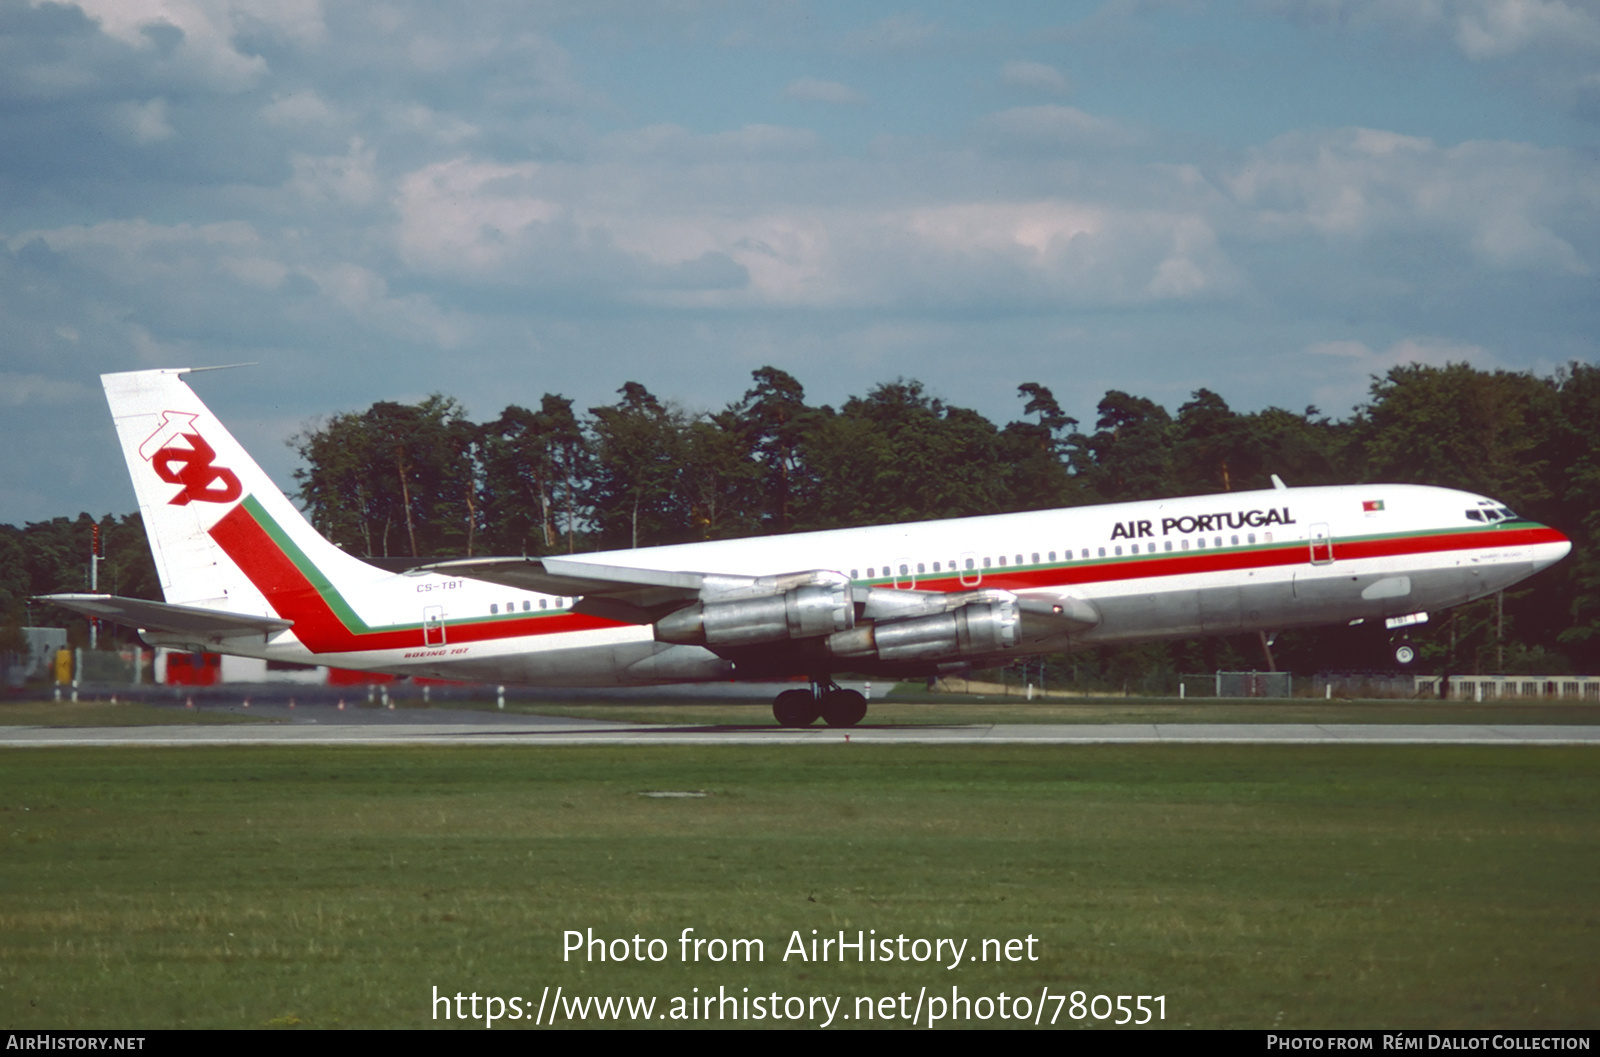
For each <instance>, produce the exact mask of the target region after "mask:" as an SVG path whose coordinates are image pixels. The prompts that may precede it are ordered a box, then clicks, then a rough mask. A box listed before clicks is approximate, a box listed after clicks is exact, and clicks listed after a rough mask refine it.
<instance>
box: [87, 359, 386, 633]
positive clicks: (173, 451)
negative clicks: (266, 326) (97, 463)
mask: <svg viewBox="0 0 1600 1057" xmlns="http://www.w3.org/2000/svg"><path fill="white" fill-rule="evenodd" d="M192 369H193V368H175V369H170V370H156V371H130V372H127V373H124V374H106V375H101V377H100V380H101V382H102V383H103V384H104V385H105V390H106V401H107V402H108V403H109V404H110V405H111V417H112V419H113V421H115V422H116V426H117V437H118V439H119V440H120V441H121V443H122V454H123V457H124V458H125V459H127V461H128V472H129V474H130V475H131V476H132V477H133V489H134V492H135V493H136V494H137V495H138V497H139V513H140V514H141V515H142V516H143V518H144V528H145V532H146V534H147V535H148V536H149V538H150V552H151V554H152V555H153V556H154V558H155V563H156V571H157V572H158V573H159V575H160V577H161V590H162V593H163V594H164V595H165V597H166V600H167V601H168V602H172V603H175V604H180V605H193V606H205V607H210V608H215V609H223V610H227V611H229V612H234V613H257V614H260V615H262V616H267V615H271V614H273V613H275V612H279V611H281V610H282V609H283V608H284V605H283V601H284V600H283V599H277V598H276V597H275V596H276V595H277V594H278V593H279V592H280V591H281V590H287V589H289V587H290V585H289V584H288V583H287V582H285V581H283V579H282V578H281V577H278V578H274V577H273V576H271V575H265V574H264V573H263V570H265V571H266V572H267V573H270V571H271V569H272V568H273V567H274V565H275V564H276V565H282V564H283V558H284V556H285V554H288V553H292V552H298V553H294V554H293V557H294V558H295V559H296V564H297V565H298V566H299V567H301V568H304V569H310V570H314V571H313V572H312V574H311V575H312V576H313V579H322V578H323V577H326V578H328V579H329V580H330V581H331V580H335V579H337V580H340V581H345V582H350V583H355V582H363V581H369V580H371V579H373V578H374V577H375V576H381V575H382V574H381V573H380V572H379V571H378V570H376V569H374V568H373V567H372V566H369V565H367V564H365V563H364V562H361V561H360V560H358V559H356V558H352V557H350V556H349V555H347V554H345V553H344V552H343V551H341V550H339V549H338V548H337V547H335V546H333V544H331V543H329V542H328V541H327V540H325V539H323V538H322V537H321V536H320V535H318V534H317V532H316V530H315V529H313V528H312V527H311V526H310V524H308V523H307V522H306V520H305V518H304V517H302V516H301V514H300V512H299V511H298V510H296V509H295V507H294V505H293V504H292V503H290V502H289V500H288V498H287V497H285V496H284V494H283V493H282V492H281V491H280V490H279V489H278V486H277V485H275V484H273V483H272V480H271V478H269V477H268V476H267V475H266V473H265V471H263V470H262V469H261V467H259V466H257V465H256V462H255V460H254V459H252V458H251V457H250V456H249V454H247V453H246V452H245V450H244V448H242V447H241V446H240V445H239V442H238V441H236V440H234V439H233V435H232V434H231V433H229V432H228V431H227V430H226V429H225V428H223V425H222V423H221V422H220V421H218V419H217V417H216V416H215V415H213V414H212V413H211V411H210V410H209V409H208V408H207V407H206V406H205V404H203V403H201V401H200V398H199V397H198V396H196V395H195V392H194V390H192V389H190V388H189V386H188V385H187V384H186V383H185V382H184V381H183V378H182V376H183V375H184V374H186V373H188V372H189V371H190V370H192ZM246 519H248V520H249V521H250V522H251V523H252V524H254V525H258V526H260V527H261V529H263V530H265V531H252V532H251V533H249V534H248V535H246V534H242V533H240V532H237V531H234V530H233V526H235V525H237V524H238V523H240V522H242V521H244V520H246ZM241 539H243V540H245V541H246V542H245V543H240V542H239V541H240V540H241ZM223 542H227V543H228V548H227V549H224V546H223ZM230 554H231V556H230ZM241 563H243V564H246V565H253V566H256V567H255V568H250V569H246V568H244V567H243V566H242V564H241ZM319 573H320V574H321V575H320V576H318V575H317V574H319ZM275 601H276V602H277V603H278V604H274V602H275Z"/></svg>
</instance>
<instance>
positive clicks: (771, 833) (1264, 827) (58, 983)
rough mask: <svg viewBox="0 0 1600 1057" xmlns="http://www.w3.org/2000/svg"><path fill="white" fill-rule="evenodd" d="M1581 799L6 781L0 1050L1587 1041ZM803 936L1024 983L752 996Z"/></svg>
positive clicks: (995, 753) (1190, 752)
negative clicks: (607, 953)
mask: <svg viewBox="0 0 1600 1057" xmlns="http://www.w3.org/2000/svg"><path fill="white" fill-rule="evenodd" d="M1597 765H1600V755H1597V753H1596V751H1595V750H1593V749H1587V748H1529V749H1512V748H1462V747H1415V746H1408V747H1398V746H1397V747H1357V746H1332V747H1276V746H1215V747H1209V746H1148V747H1146V746H1139V747H1126V746H1085V747H1032V746H1003V747H982V746H979V747H973V746H952V747H925V746H862V745H848V746H841V745H834V746H804V747H772V748H750V747H727V748H723V747H683V748H652V747H617V748H613V747H603V748H564V749H548V748H547V749H539V748H481V749H472V748H449V749H440V748H372V749H369V748H301V747H295V748H290V747H273V748H239V749H182V750H169V749H145V750H126V749H48V750H43V749H30V750H7V751H5V752H4V753H3V755H0V1020H3V1022H4V1023H5V1024H6V1025H7V1026H8V1027H17V1028H45V1027H259V1026H265V1025H303V1026H307V1027H336V1026H347V1027H403V1028H408V1027H425V1026H431V1025H433V1024H435V1021H433V1020H432V1019H430V1004H429V999H430V998H431V996H432V991H431V988H432V987H434V986H437V987H439V989H440V991H441V992H442V993H445V994H451V995H453V994H454V993H455V992H457V991H461V992H463V993H468V994H470V993H472V992H476V993H478V994H479V995H500V996H508V997H509V996H522V997H524V998H531V999H532V1000H533V1001H534V1003H537V1001H538V999H539V997H540V994H541V991H542V989H543V988H544V987H545V986H546V985H548V986H550V987H551V989H552V991H553V990H554V988H555V987H556V986H558V985H559V986H562V987H563V988H564V989H565V993H566V994H568V995H569V996H570V995H572V994H574V993H578V994H581V995H623V994H629V995H655V996H658V998H659V1000H660V1002H661V1007H660V1008H661V1009H662V1010H664V1009H666V1008H667V1005H666V1003H667V1002H668V1000H669V999H670V998H671V996H674V995H687V994H690V993H691V990H690V989H691V988H694V987H699V988H700V989H701V992H702V993H703V992H705V991H706V990H707V989H710V990H711V991H713V992H715V991H716V989H717V988H718V986H719V985H721V986H724V987H726V988H728V989H729V991H731V992H737V993H740V994H742V993H743V992H742V991H741V990H740V989H742V988H744V987H749V988H750V989H751V990H750V992H749V993H750V994H752V995H754V994H769V993H774V992H776V993H778V994H780V995H782V996H794V995H801V996H806V995H827V996H844V997H845V1002H844V1004H843V1005H842V1006H841V1007H840V1009H841V1012H845V1013H848V1012H852V1011H853V1010H854V1008H855V1007H854V1005H853V1003H854V1000H855V998H856V997H858V996H870V997H882V996H893V995H898V994H900V993H901V992H908V993H909V994H910V995H911V996H913V997H915V996H916V995H917V994H918V989H919V988H921V987H924V986H926V987H928V988H929V989H930V992H931V993H936V994H948V993H949V988H950V987H951V986H952V985H954V986H959V987H960V989H961V992H962V994H964V995H968V996H977V995H989V996H995V995H998V994H999V993H1000V992H1001V991H1005V992H1007V994H1009V995H1012V996H1015V995H1018V994H1024V995H1034V996H1037V995H1038V994H1039V992H1040V990H1041V988H1049V989H1050V990H1051V992H1052V993H1062V992H1064V991H1072V990H1083V991H1085V992H1087V993H1088V994H1090V995H1094V994H1100V993H1104V994H1108V995H1118V994H1129V995H1137V994H1148V995H1165V996H1166V1004H1165V1005H1166V1014H1167V1019H1166V1021H1165V1023H1166V1024H1168V1025H1170V1026H1196V1027H1213V1026H1229V1027H1258V1028H1266V1027H1325V1026H1352V1027H1356V1026H1359V1027H1385V1026H1394V1027H1407V1028H1416V1027H1519V1026H1551V1027H1555V1026H1566V1027H1585V1026H1586V1027H1592V1026H1594V1025H1595V1024H1596V1022H1597V1020H1600V903H1597V900H1596V898H1595V891H1596V889H1595V877H1596V868H1597V866H1600V766H1597ZM652 790H686V791H704V792H706V793H708V794H709V795H707V796H706V797H703V798H693V799H689V798H684V799H653V798H647V797H644V796H641V795H640V794H641V793H642V792H646V791H652ZM685 927H693V928H695V929H696V930H697V935H699V936H701V937H707V938H709V937H713V936H716V937H723V938H728V939H731V938H760V939H762V940H764V941H765V944H766V960H765V961H763V962H760V963H756V964H748V965H747V964H738V965H733V964H728V963H724V964H722V965H714V964H710V963H704V962H703V963H701V964H698V965H692V964H691V965H687V966H686V965H682V964H679V962H678V961H677V953H678V948H677V946H676V942H675V941H676V937H677V936H678V935H679V933H680V931H681V930H682V929H683V928H685ZM585 928H593V929H594V931H595V933H596V934H597V935H600V936H605V937H608V938H610V937H627V938H631V937H632V936H634V935H635V934H638V935H641V936H643V937H644V938H646V939H649V938H652V937H661V938H664V939H669V940H672V941H674V942H673V943H672V946H671V951H672V957H671V960H669V961H667V962H665V963H662V964H651V963H644V964H640V963H637V962H633V961H628V962H607V963H596V964H584V963H581V962H566V963H564V962H563V961H562V958H561V944H562V934H563V931H564V930H566V929H585ZM812 929H817V930H819V934H827V935H837V933H838V931H839V930H840V929H846V930H850V931H851V932H852V933H853V932H854V930H856V929H863V930H865V929H876V930H877V933H878V935H879V936H880V937H881V936H884V935H889V936H894V935H898V934H902V933H903V934H905V935H906V936H907V937H908V938H915V937H928V938H935V937H958V938H966V939H968V940H969V941H970V942H971V944H972V946H971V947H970V948H969V951H970V952H974V953H975V949H976V946H977V944H978V943H979V942H980V941H981V939H983V938H1011V937H1017V938H1021V937H1025V936H1028V935H1032V936H1035V937H1036V938H1037V946H1036V952H1037V953H1038V954H1039V956H1040V957H1039V960H1038V961H1033V962H1029V961H1026V960H1024V961H1022V962H1017V963H1011V962H1002V963H999V964H995V963H994V962H990V963H970V964H965V965H962V966H961V967H959V968H957V969H955V970H947V969H944V968H937V967H935V966H933V965H932V964H914V963H913V964H909V965H907V964H902V963H890V964H885V963H868V964H865V965H862V964H857V963H855V962H853V961H852V962H849V963H846V964H843V965H841V964H837V963H829V964H806V963H800V962H797V961H796V960H794V959H790V960H789V961H788V962H784V961H782V960H780V959H781V955H782V951H783V948H784V944H785V941H786V940H787V938H788V937H789V935H790V933H791V932H792V931H793V930H800V931H801V933H802V935H803V936H804V937H806V938H809V936H810V934H811V933H810V930H812ZM1046 1019H1048V1014H1047V1015H1046ZM1061 1020H1062V1022H1063V1023H1066V1022H1068V1017H1067V1016H1066V1015H1065V1014H1063V1015H1062V1017H1061ZM438 1023H440V1024H441V1025H442V1024H443V1022H442V1021H440V1022H438ZM453 1023H456V1022H453ZM661 1023H662V1024H670V1023H671V1022H670V1021H664V1022H661ZM837 1023H839V1024H842V1025H843V1026H854V1025H855V1024H856V1023H857V1021H855V1020H851V1021H841V1022H837ZM999 1023H1000V1022H998V1021H995V1020H990V1021H988V1022H987V1026H997V1025H998V1024H999ZM1072 1023H1078V1022H1072ZM1086 1023H1088V1024H1094V1023H1097V1022H1096V1021H1094V1020H1092V1019H1090V1020H1088V1021H1086ZM772 1024H773V1022H772V1021H771V1020H767V1021H763V1022H760V1024H759V1025H758V1026H771V1025H772ZM500 1026H501V1027H507V1026H508V1025H506V1024H505V1023H504V1022H503V1023H502V1024H501V1025H500Z"/></svg>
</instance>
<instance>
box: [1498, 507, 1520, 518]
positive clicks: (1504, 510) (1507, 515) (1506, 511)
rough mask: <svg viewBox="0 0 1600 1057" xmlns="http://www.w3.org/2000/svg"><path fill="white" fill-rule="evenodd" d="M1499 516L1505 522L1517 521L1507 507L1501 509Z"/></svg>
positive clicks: (1515, 516)
mask: <svg viewBox="0 0 1600 1057" xmlns="http://www.w3.org/2000/svg"><path fill="white" fill-rule="evenodd" d="M1500 516H1501V517H1503V518H1505V519H1506V520H1507V521H1515V520H1516V519H1517V515H1515V514H1513V513H1512V512H1511V509H1510V508H1509V507H1501V508H1500Z"/></svg>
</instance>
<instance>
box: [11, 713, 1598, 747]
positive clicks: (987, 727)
mask: <svg viewBox="0 0 1600 1057" xmlns="http://www.w3.org/2000/svg"><path fill="white" fill-rule="evenodd" d="M459 716H460V713H456V714H455V717H452V718H458V717H459ZM407 718H409V717H407ZM830 744H834V745H845V744H850V745H1146V744H1168V745H1597V744H1600V726H1512V725H1482V726H1474V725H1422V724H1415V725H1410V724H1289V723H1284V724H1242V723H1234V724H1222V723H1216V724H1201V723H1192V724H1191V723H1155V724H1148V723H1116V724H1050V723H1026V724H1020V723H1019V724H1001V723H996V724H973V725H964V726H871V725H863V726H859V727H852V728H847V729H846V728H835V727H826V726H816V727H808V728H804V729H798V730H795V729H784V728H780V727H735V726H727V727H706V726H697V727H690V726H684V727H670V726H658V725H649V726H645V725H639V724H629V723H612V722H605V721H600V720H576V719H564V718H560V717H553V716H526V715H523V716H501V715H493V714H490V716H489V720H488V721H481V722H465V723H464V722H430V723H418V722H414V721H412V722H399V721H396V722H378V723H370V722H369V723H321V722H296V723H251V724H239V725H229V726H152V727H6V728H0V747H4V748H52V747H55V748H66V747H87V746H107V747H109V746H150V747H157V746H159V747H188V746H195V747H198V746H219V745H220V746H226V745H391V746H401V745H524V746H563V745H612V746H617V745H830Z"/></svg>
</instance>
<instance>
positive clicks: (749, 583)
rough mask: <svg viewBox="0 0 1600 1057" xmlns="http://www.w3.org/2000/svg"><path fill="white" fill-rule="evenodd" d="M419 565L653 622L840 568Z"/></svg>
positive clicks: (553, 562) (901, 602)
mask: <svg viewBox="0 0 1600 1057" xmlns="http://www.w3.org/2000/svg"><path fill="white" fill-rule="evenodd" d="M417 571H419V572H433V573H439V574H441V575H445V576H464V577H467V578H469V579H474V580H483V581H486V582H488V583H495V584H502V585H504V586H506V587H515V588H520V589H522V590H526V591H541V592H543V593H545V594H552V595H571V596H574V597H576V598H578V600H579V601H578V602H577V604H576V605H575V606H574V607H573V611H574V612H577V613H589V614H592V615H594V616H600V617H607V618H609V619H612V620H620V621H624V622H626V623H630V624H651V623H654V622H655V621H657V620H659V619H661V618H662V617H663V616H665V615H667V614H668V613H671V612H672V611H673V610H676V609H681V608H682V607H684V606H686V605H689V604H691V603H693V602H695V601H712V600H716V599H727V598H733V597H741V596H743V597H750V596H753V595H759V594H768V593H773V592H781V591H782V590H783V589H784V588H785V587H787V586H792V584H793V583H798V582H800V581H801V580H802V579H805V578H809V577H812V576H821V577H838V578H840V579H843V577H842V575H841V574H838V573H827V572H826V571H823V570H816V571H813V572H812V573H788V574H784V575H781V576H768V577H754V576H729V575H725V574H716V573H697V572H682V571H677V570H661V569H640V568H635V567H631V566H621V565H601V564H599V563H597V562H589V561H577V560H573V559H570V558H559V557H545V558H466V559H461V560H458V561H448V562H436V563H434V564H431V565H424V566H421V567H420V568H419V569H418V570H417ZM850 594H851V596H852V597H853V599H854V601H855V602H858V603H863V604H864V609H863V613H864V615H865V616H867V617H871V618H873V619H876V620H880V621H882V620H887V621H893V620H897V619H906V618H910V617H916V616H923V615H926V614H928V613H930V612H937V611H940V610H943V609H946V608H949V607H950V606H952V605H959V604H961V603H960V601H959V599H958V597H957V596H952V595H945V594H942V593H940V592H936V591H918V590H898V589H896V590H891V589H888V588H882V587H867V586H864V585H855V586H853V587H852V588H851V591H850ZM1017 606H1018V609H1019V610H1021V612H1022V613H1023V614H1024V616H1025V617H1026V619H1027V622H1028V624H1029V626H1030V627H1032V628H1034V629H1036V633H1038V634H1041V635H1042V634H1051V633H1055V632H1057V631H1059V630H1061V629H1071V630H1074V631H1080V630H1083V629H1085V628H1091V627H1094V626H1095V625H1097V624H1099V623H1100V613H1099V611H1098V610H1097V609H1096V608H1095V607H1094V605H1093V604H1092V603H1090V602H1088V601H1087V600H1085V599H1083V598H1079V597H1078V596H1076V595H1072V594H1068V593H1065V592H1053V593H1049V594H1027V595H1020V596H1017Z"/></svg>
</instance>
